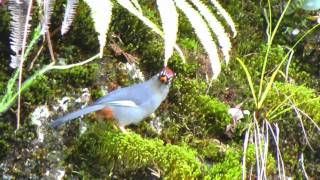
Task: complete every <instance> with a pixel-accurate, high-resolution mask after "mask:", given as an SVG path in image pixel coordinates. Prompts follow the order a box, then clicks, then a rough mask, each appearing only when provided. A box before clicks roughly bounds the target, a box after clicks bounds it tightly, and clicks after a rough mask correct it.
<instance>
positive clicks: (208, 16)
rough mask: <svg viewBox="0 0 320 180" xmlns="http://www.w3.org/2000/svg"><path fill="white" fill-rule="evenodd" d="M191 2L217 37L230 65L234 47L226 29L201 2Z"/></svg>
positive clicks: (196, 0) (197, 0)
mask: <svg viewBox="0 0 320 180" xmlns="http://www.w3.org/2000/svg"><path fill="white" fill-rule="evenodd" d="M191 1H192V3H193V4H194V5H195V6H196V7H197V9H198V10H199V12H200V14H201V15H202V16H203V17H204V18H205V20H206V21H207V22H208V25H209V26H210V28H211V29H212V31H213V32H214V34H215V35H216V36H217V39H218V42H219V46H220V48H221V51H222V53H223V56H224V60H225V61H226V63H228V62H229V59H230V55H229V53H230V50H231V47H232V46H231V42H230V39H229V37H228V34H227V33H226V32H225V30H224V27H223V26H222V25H221V23H220V22H219V21H218V20H217V18H216V17H215V16H214V15H213V14H212V13H211V12H210V10H209V9H208V8H207V7H206V6H205V5H204V4H203V3H201V1H199V0H191Z"/></svg>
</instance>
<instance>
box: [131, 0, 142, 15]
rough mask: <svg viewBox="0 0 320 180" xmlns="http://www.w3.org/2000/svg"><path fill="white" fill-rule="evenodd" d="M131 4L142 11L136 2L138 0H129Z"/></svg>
mask: <svg viewBox="0 0 320 180" xmlns="http://www.w3.org/2000/svg"><path fill="white" fill-rule="evenodd" d="M131 2H132V4H133V5H134V7H136V9H137V10H138V11H139V12H141V13H142V8H141V6H140V4H139V2H138V0H131Z"/></svg>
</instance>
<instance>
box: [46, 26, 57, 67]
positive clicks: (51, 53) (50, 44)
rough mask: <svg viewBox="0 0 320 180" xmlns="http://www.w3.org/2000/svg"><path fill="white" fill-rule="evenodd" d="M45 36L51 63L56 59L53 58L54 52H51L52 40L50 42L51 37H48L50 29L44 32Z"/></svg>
mask: <svg viewBox="0 0 320 180" xmlns="http://www.w3.org/2000/svg"><path fill="white" fill-rule="evenodd" d="M46 36H47V39H48V48H49V52H50V56H51V60H52V62H53V63H55V62H56V59H55V57H54V53H53V48H52V42H51V37H50V31H49V30H48V31H47V32H46Z"/></svg>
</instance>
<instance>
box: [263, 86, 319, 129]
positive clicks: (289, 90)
mask: <svg viewBox="0 0 320 180" xmlns="http://www.w3.org/2000/svg"><path fill="white" fill-rule="evenodd" d="M288 98H290V100H291V101H292V103H294V105H295V106H297V107H298V108H299V109H301V110H302V111H303V112H305V113H306V114H308V115H309V116H310V117H311V118H313V120H315V121H316V122H317V123H318V124H319V123H320V112H319V109H320V98H319V97H318V96H317V94H316V92H315V90H314V89H310V88H308V87H305V86H303V85H301V86H297V85H294V84H290V83H280V82H278V83H275V84H274V88H273V91H271V93H270V94H269V97H268V103H267V104H269V106H270V107H275V106H276V105H279V104H281V103H283V102H284V104H283V106H281V107H279V108H277V109H275V110H276V112H280V113H281V111H283V112H288V111H289V112H291V110H292V108H290V107H291V105H292V104H291V103H290V102H289V100H288ZM277 118H279V117H277ZM277 118H276V119H277Z"/></svg>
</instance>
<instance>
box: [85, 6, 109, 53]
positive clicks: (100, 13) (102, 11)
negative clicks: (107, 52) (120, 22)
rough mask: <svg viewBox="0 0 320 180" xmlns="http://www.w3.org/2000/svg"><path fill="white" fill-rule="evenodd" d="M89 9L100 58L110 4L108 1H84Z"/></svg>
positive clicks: (107, 27) (107, 24)
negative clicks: (96, 35) (96, 36)
mask: <svg viewBox="0 0 320 180" xmlns="http://www.w3.org/2000/svg"><path fill="white" fill-rule="evenodd" d="M85 2H86V3H87V4H88V5H89V7H90V9H91V17H92V19H93V21H94V27H95V29H96V31H97V32H98V33H99V36H98V39H99V44H100V58H102V55H103V48H104V46H105V44H106V34H107V32H108V29H109V24H110V21H111V16H112V6H113V5H112V2H111V1H109V0H105V1H95V0H85Z"/></svg>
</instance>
